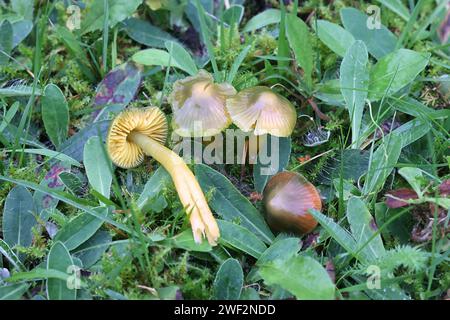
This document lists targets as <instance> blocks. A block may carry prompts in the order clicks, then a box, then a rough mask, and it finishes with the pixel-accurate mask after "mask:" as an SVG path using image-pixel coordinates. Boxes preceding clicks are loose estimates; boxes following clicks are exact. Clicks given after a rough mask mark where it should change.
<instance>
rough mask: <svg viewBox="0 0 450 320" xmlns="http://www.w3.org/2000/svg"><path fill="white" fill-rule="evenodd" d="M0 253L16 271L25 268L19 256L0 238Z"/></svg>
mask: <svg viewBox="0 0 450 320" xmlns="http://www.w3.org/2000/svg"><path fill="white" fill-rule="evenodd" d="M0 254H2V255H3V256H4V257H5V258H6V260H8V262H9V263H10V265H11V266H13V267H14V268H15V269H16V270H17V271H25V270H26V268H25V266H24V265H23V264H22V262H21V261H20V259H19V257H18V256H17V255H16V253H15V252H14V251H13V250H12V249H11V247H10V246H9V245H8V244H7V243H6V242H5V241H4V240H3V239H0ZM0 260H1V256H0Z"/></svg>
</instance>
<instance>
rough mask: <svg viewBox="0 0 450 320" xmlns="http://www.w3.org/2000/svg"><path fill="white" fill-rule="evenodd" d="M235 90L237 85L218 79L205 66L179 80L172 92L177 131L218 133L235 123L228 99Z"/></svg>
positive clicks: (192, 134) (200, 134)
mask: <svg viewBox="0 0 450 320" xmlns="http://www.w3.org/2000/svg"><path fill="white" fill-rule="evenodd" d="M235 94H236V90H235V89H234V88H233V86H231V85H230V84H228V83H221V84H216V83H214V79H213V77H212V75H211V74H209V73H207V72H206V71H204V70H200V71H199V73H198V74H197V75H196V76H192V77H187V78H185V79H182V80H178V81H176V82H175V83H174V85H173V91H172V93H171V94H170V96H169V102H170V104H171V106H172V111H173V120H172V126H173V128H174V131H175V133H176V134H178V135H180V136H182V137H209V136H214V135H216V134H218V133H219V132H221V131H222V130H224V129H225V128H227V127H228V126H229V125H230V124H231V119H230V116H229V114H228V112H227V110H226V108H225V101H226V99H227V98H229V97H231V96H233V95H235Z"/></svg>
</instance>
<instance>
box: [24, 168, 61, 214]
mask: <svg viewBox="0 0 450 320" xmlns="http://www.w3.org/2000/svg"><path fill="white" fill-rule="evenodd" d="M61 172H70V166H69V165H64V164H61V163H57V164H55V165H53V166H52V167H51V168H50V170H49V171H48V172H47V174H46V175H45V177H44V179H43V180H42V181H41V183H40V185H41V186H45V187H48V188H51V189H55V190H63V189H64V184H63V183H62V182H61V180H60V179H59V174H60V173H61ZM33 200H34V203H35V204H36V208H37V212H38V213H40V212H41V211H42V210H45V209H52V208H55V207H56V206H57V204H58V200H57V199H55V198H53V197H52V196H51V195H49V194H45V193H42V192H38V191H36V192H35V193H34V195H33Z"/></svg>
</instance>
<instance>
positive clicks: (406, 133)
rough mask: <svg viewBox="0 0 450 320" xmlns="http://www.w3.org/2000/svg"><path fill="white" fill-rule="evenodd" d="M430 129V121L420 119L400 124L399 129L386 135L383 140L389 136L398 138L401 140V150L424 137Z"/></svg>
mask: <svg viewBox="0 0 450 320" xmlns="http://www.w3.org/2000/svg"><path fill="white" fill-rule="evenodd" d="M430 129H431V123H430V121H424V120H422V119H413V120H411V121H408V122H406V123H404V124H402V125H401V126H400V127H398V128H397V129H395V130H394V131H392V132H391V133H389V134H387V135H386V136H385V137H384V138H385V139H389V137H391V136H399V137H400V139H401V140H402V148H404V147H406V146H408V145H410V144H411V143H413V142H415V141H417V140H419V139H420V138H422V137H423V136H424V135H426V134H427V133H428V132H429V131H430Z"/></svg>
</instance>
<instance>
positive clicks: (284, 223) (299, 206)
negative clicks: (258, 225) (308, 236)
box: [263, 171, 322, 234]
mask: <svg viewBox="0 0 450 320" xmlns="http://www.w3.org/2000/svg"><path fill="white" fill-rule="evenodd" d="M263 203H264V206H265V209H266V218H267V222H268V223H269V225H270V226H271V227H272V228H273V229H275V230H277V231H290V232H295V233H297V234H305V233H309V232H311V231H312V230H313V229H314V228H315V227H316V226H317V221H316V220H315V219H314V217H313V216H312V215H311V214H310V213H308V210H309V209H316V210H318V211H320V210H321V209H322V202H321V199H320V195H319V192H318V191H317V189H316V188H315V187H314V186H313V185H312V184H311V183H310V182H308V180H306V179H305V178H304V177H303V176H302V175H300V174H298V173H295V172H288V171H285V172H280V173H277V174H276V175H274V176H273V177H272V178H271V179H270V180H269V182H268V183H267V185H266V187H265V189H264V193H263Z"/></svg>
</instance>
